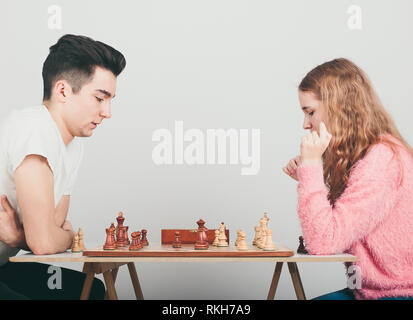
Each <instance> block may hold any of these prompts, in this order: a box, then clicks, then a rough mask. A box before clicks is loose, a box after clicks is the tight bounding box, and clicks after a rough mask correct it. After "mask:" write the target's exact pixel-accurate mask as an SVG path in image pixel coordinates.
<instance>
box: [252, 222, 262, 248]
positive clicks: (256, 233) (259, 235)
mask: <svg viewBox="0 0 413 320" xmlns="http://www.w3.org/2000/svg"><path fill="white" fill-rule="evenodd" d="M254 230H255V236H254V240H252V245H254V246H256V245H257V241H258V239H259V238H260V237H261V232H260V231H261V230H260V227H254Z"/></svg>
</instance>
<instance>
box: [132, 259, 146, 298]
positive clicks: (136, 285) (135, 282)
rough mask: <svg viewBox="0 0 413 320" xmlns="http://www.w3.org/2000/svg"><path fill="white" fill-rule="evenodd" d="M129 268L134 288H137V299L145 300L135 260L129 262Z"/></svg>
mask: <svg viewBox="0 0 413 320" xmlns="http://www.w3.org/2000/svg"><path fill="white" fill-rule="evenodd" d="M128 269H129V274H130V277H131V279H132V284H133V289H134V290H135V295H136V300H144V299H143V293H142V289H141V285H140V283H139V278H138V274H137V272H136V268H135V264H134V263H133V262H130V263H128Z"/></svg>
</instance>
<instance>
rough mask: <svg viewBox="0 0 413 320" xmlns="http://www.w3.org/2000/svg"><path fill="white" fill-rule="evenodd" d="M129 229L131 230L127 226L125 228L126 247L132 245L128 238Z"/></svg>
mask: <svg viewBox="0 0 413 320" xmlns="http://www.w3.org/2000/svg"><path fill="white" fill-rule="evenodd" d="M128 229H129V227H127V226H125V234H124V237H125V238H124V240H125V243H126V245H130V240H129V236H128Z"/></svg>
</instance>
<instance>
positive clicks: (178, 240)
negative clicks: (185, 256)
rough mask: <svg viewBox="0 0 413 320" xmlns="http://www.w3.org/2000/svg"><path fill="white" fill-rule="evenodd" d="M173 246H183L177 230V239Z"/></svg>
mask: <svg viewBox="0 0 413 320" xmlns="http://www.w3.org/2000/svg"><path fill="white" fill-rule="evenodd" d="M172 247H173V248H181V247H182V243H181V239H180V234H179V231H175V241H174V242H172Z"/></svg>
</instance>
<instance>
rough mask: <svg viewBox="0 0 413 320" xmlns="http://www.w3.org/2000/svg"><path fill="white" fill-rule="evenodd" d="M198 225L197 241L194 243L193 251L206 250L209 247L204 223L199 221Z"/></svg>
mask: <svg viewBox="0 0 413 320" xmlns="http://www.w3.org/2000/svg"><path fill="white" fill-rule="evenodd" d="M196 223H197V224H198V241H197V242H195V246H194V248H195V250H206V249H208V247H209V244H208V238H207V235H206V232H205V231H207V230H208V229H207V228H206V227H205V226H204V224H205V221H204V220H202V219H199V220H198V221H197V222H196Z"/></svg>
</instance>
